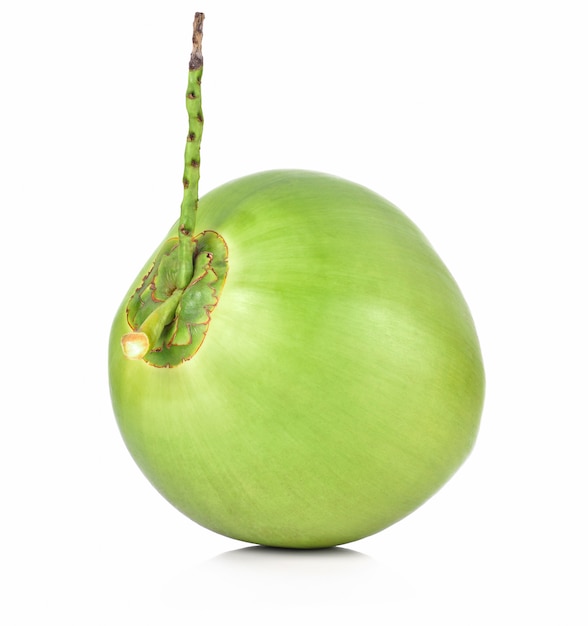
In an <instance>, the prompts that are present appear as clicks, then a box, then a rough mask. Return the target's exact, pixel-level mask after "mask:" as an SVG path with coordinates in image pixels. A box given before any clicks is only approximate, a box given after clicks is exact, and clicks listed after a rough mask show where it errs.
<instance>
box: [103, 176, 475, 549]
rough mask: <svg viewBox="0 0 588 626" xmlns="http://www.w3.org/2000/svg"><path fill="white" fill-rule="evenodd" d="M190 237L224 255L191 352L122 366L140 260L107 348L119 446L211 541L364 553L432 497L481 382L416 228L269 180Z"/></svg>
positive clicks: (467, 330) (342, 194) (211, 207)
mask: <svg viewBox="0 0 588 626" xmlns="http://www.w3.org/2000/svg"><path fill="white" fill-rule="evenodd" d="M196 228H197V230H199V231H201V230H207V229H211V230H215V231H217V232H218V233H220V234H221V235H222V236H223V237H224V238H225V240H226V242H227V245H228V249H229V272H228V277H227V282H226V285H225V287H224V291H223V293H222V294H221V297H220V301H219V304H218V306H217V307H216V309H215V310H214V311H213V313H212V318H211V323H210V328H209V331H208V335H207V336H206V338H205V340H204V342H203V344H202V347H201V348H200V350H199V352H197V353H196V355H195V356H194V357H193V358H192V359H191V360H190V361H188V362H186V363H184V364H182V365H180V366H178V367H175V368H168V369H165V368H156V367H153V366H149V365H147V364H146V363H145V362H143V361H130V360H126V359H125V358H124V357H123V354H122V351H121V348H120V338H121V336H122V335H123V334H124V333H126V332H128V330H129V327H128V324H127V321H126V317H125V306H126V304H127V300H128V298H129V296H130V295H131V293H132V291H133V290H134V289H135V288H136V286H137V284H138V283H139V282H140V279H141V277H142V276H143V275H144V273H145V271H146V268H147V267H148V266H149V264H150V263H151V260H150V261H148V263H147V264H146V266H145V268H144V269H143V270H142V272H141V273H140V274H139V276H138V277H137V279H136V280H135V281H134V282H133V284H132V286H131V288H130V289H129V293H128V294H127V295H126V296H125V298H124V300H123V303H122V305H121V308H120V310H119V311H118V313H117V315H116V318H115V320H114V324H113V327H112V335H111V342H110V363H109V367H110V381H111V393H112V402H113V406H114V410H115V413H116V416H117V420H118V424H119V427H120V430H121V433H122V436H123V438H124V440H125V442H126V445H127V446H128V449H129V450H130V452H131V454H132V456H133V457H134V459H135V461H136V462H137V464H138V465H139V467H140V468H141V469H142V471H143V472H144V473H145V475H146V476H147V478H148V479H149V480H150V481H151V482H152V483H153V485H154V486H155V487H156V488H157V489H158V490H159V491H160V492H161V494H163V495H164V496H165V497H166V498H167V499H168V500H169V501H170V502H171V503H172V504H173V505H175V506H176V507H177V508H178V509H179V510H180V511H182V512H183V513H185V514H186V515H187V516H189V517H190V518H192V519H193V520H195V521H196V522H198V523H199V524H201V525H203V526H205V527H207V528H209V529H211V530H214V531H216V532H218V533H221V534H224V535H227V536H229V537H233V538H236V539H241V540H244V541H247V542H252V543H260V544H265V545H270V546H281V547H290V548H320V547H327V546H333V545H338V544H343V543H347V542H350V541H354V540H357V539H360V538H362V537H365V536H368V535H371V534H373V533H375V532H377V531H380V530H382V529H383V528H386V527H387V526H389V525H390V524H392V523H394V522H396V521H397V520H399V519H401V518H403V517H404V516H406V515H407V514H409V513H410V512H412V511H413V510H414V509H416V508H417V507H418V506H419V505H421V504H422V503H423V502H424V501H425V500H427V499H428V498H429V497H430V496H431V495H432V494H434V493H435V492H436V491H437V490H438V489H439V488H440V487H441V486H442V485H443V484H444V483H445V482H446V481H447V480H448V479H449V478H450V477H451V475H452V474H453V473H454V472H455V471H456V469H457V468H458V467H459V466H460V465H461V463H462V462H463V461H464V459H465V458H466V457H467V455H468V453H469V452H470V450H471V448H472V446H473V444H474V440H475V437H476V434H477V430H478V425H479V419H480V414H481V410H482V403H483V395H484V372H483V366H482V359H481V355H480V348H479V344H478V339H477V336H476V332H475V329H474V325H473V322H472V319H471V316H470V313H469V310H468V307H467V305H466V303H465V302H464V299H463V297H462V295H461V293H460V291H459V289H458V287H457V285H456V284H455V282H454V280H453V278H452V277H451V275H450V274H449V272H448V271H447V269H446V268H445V266H444V265H443V263H442V261H441V260H440V259H439V257H438V256H437V255H436V253H435V252H434V251H433V249H432V248H431V246H430V245H429V243H428V242H427V240H426V239H425V238H424V236H423V235H422V233H421V232H420V231H419V230H418V229H417V228H416V227H415V226H414V224H413V223H412V222H411V221H410V220H408V219H407V217H406V216H404V215H403V214H402V213H401V212H400V211H399V210H398V209H397V208H395V207H394V206H393V205H391V204H390V203H389V202H388V201H386V200H385V199H383V198H381V197H380V196H378V195H376V194H374V193H373V192H371V191H369V190H367V189H365V188H363V187H360V186H358V185H355V184H353V183H350V182H347V181H343V180H341V179H337V178H334V177H331V176H327V175H323V174H316V173H311V172H304V171H270V172H264V173H260V174H255V175H252V176H248V177H246V178H242V179H239V180H236V181H233V182H230V183H228V184H226V185H224V186H222V187H219V188H218V189H216V190H214V191H212V192H211V193H209V194H207V195H206V196H205V197H203V198H202V199H201V200H200V206H199V209H198V215H197V225H196ZM175 229H176V226H174V228H172V230H171V231H170V235H173V234H174V233H175Z"/></svg>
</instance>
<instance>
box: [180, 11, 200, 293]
mask: <svg viewBox="0 0 588 626" xmlns="http://www.w3.org/2000/svg"><path fill="white" fill-rule="evenodd" d="M203 22H204V13H196V15H195V16H194V31H193V35H192V54H191V56H190V64H189V71H188V88H187V90H186V110H187V111H188V120H189V121H188V137H187V140H186V150H185V153H184V179H183V182H184V198H183V200H182V208H181V214H180V225H179V228H178V237H179V251H178V274H177V283H176V287H177V288H178V289H184V288H185V287H186V286H187V285H188V283H189V282H190V279H191V278H192V274H193V273H194V252H195V246H196V244H195V243H194V241H193V237H194V229H195V228H196V211H197V210H198V183H199V181H200V143H201V141H202V130H203V126H204V116H203V114H202V97H201V90H200V82H201V80H202V65H203V61H202V24H203Z"/></svg>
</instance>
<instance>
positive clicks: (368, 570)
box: [174, 546, 407, 617]
mask: <svg viewBox="0 0 588 626" xmlns="http://www.w3.org/2000/svg"><path fill="white" fill-rule="evenodd" d="M178 582H181V583H182V585H183V589H182V591H181V592H180V590H179V589H178V588H177V587H176V589H175V591H174V593H175V594H176V600H177V594H178V593H181V594H182V596H183V598H182V600H183V601H182V604H183V605H184V607H185V608H186V609H187V608H188V604H192V606H193V610H194V613H193V615H194V616H195V617H196V616H197V615H203V614H204V615H206V614H212V613H214V614H218V613H219V612H221V613H223V612H224V613H226V612H233V611H252V612H256V611H257V612H260V614H262V613H267V612H273V611H277V610H278V608H279V609H281V610H283V609H288V610H292V611H294V610H297V609H298V610H299V609H303V610H309V609H317V610H321V609H328V607H333V606H337V607H338V610H341V609H344V608H345V607H347V608H349V609H350V610H351V609H358V608H360V609H362V613H364V612H365V610H366V609H367V608H368V607H371V608H376V607H377V606H378V605H380V606H381V603H382V602H386V603H389V602H390V599H391V596H392V595H395V594H398V597H399V599H400V598H401V597H406V592H407V586H406V585H405V583H404V582H403V581H402V580H401V579H400V578H399V577H398V576H397V575H396V574H395V573H394V572H392V571H390V568H388V567H386V566H384V565H382V564H381V563H379V562H378V561H376V560H374V559H373V558H371V557H370V556H367V555H366V554H363V553H361V552H357V551H355V550H350V549H347V548H329V549H324V550H287V549H277V548H267V547H262V546H250V547H245V548H241V549H238V550H231V551H229V552H224V553H222V554H219V555H218V556H216V557H213V558H212V559H209V560H206V561H203V562H202V563H200V564H199V565H198V566H197V567H196V568H195V570H194V571H192V572H191V573H190V574H189V575H188V576H187V577H186V578H185V579H184V580H183V581H178ZM186 583H187V586H186ZM176 605H177V602H176ZM362 607H363V608H362Z"/></svg>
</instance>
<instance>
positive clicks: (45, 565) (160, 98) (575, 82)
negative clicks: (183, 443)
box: [0, 0, 588, 626]
mask: <svg viewBox="0 0 588 626" xmlns="http://www.w3.org/2000/svg"><path fill="white" fill-rule="evenodd" d="M2 6H3V8H2V9H1V10H0V63H1V75H0V90H1V99H0V107H1V115H0V176H1V182H0V220H1V231H0V233H1V237H2V245H1V250H0V254H1V255H2V258H1V263H2V265H1V267H2V274H1V282H2V300H1V301H0V315H1V316H2V319H1V322H2V352H1V367H2V397H3V402H2V406H3V409H2V417H1V433H0V464H1V468H0V470H1V471H0V480H1V481H2V484H1V500H0V502H1V506H2V514H1V518H0V524H1V527H0V528H1V530H0V541H1V545H0V575H1V577H2V580H1V585H0V592H1V596H2V599H1V600H0V622H2V623H3V624H6V625H7V626H8V625H10V626H16V625H22V624H26V625H29V624H34V625H37V624H49V623H51V624H53V623H54V624H60V625H63V626H65V625H74V624H75V625H80V624H84V625H93V624H114V625H118V624H121V625H122V624H124V625H125V626H128V625H131V626H133V625H141V626H150V625H159V624H166V625H168V624H173V625H178V626H183V625H188V624H207V625H208V624H212V625H216V624H235V623H242V622H243V621H244V620H245V619H246V618H254V619H255V620H256V622H257V623H259V624H290V623H292V624H297V623H304V624H311V625H312V624H348V623H349V624H352V623H354V624H355V623H362V624H399V625H405V624H409V625H412V624H419V625H420V624H447V625H451V626H456V625H462V624H463V625H466V624H467V625H471V624H476V625H480V624H481V625H485V624H492V625H494V624H501V625H511V624H512V625H519V624H536V623H547V624H562V625H566V626H570V625H585V624H586V623H588V609H587V606H586V604H587V602H588V600H587V599H586V589H587V587H588V574H587V565H586V563H587V562H588V550H587V541H586V529H587V528H588V516H587V513H586V509H587V507H586V495H587V478H588V466H587V461H586V449H587V436H586V435H587V428H586V423H587V418H588V410H587V402H586V391H585V388H586V380H587V373H588V371H587V370H588V368H587V365H586V356H585V354H586V350H587V348H588V345H587V341H586V339H587V336H586V325H587V320H588V316H587V313H588V312H587V310H586V282H587V281H586V271H587V269H588V263H587V255H586V225H585V224H586V222H585V219H584V218H585V214H586V212H587V209H588V191H587V182H588V181H587V172H588V122H587V119H588V87H587V84H588V83H587V75H588V68H587V64H588V37H587V36H586V33H587V32H588V18H587V16H586V6H585V2H583V1H577V2H574V1H571V0H557V1H537V0H535V1H533V2H531V1H530V0H529V1H524V0H508V1H506V0H494V1H493V2H472V1H466V0H461V1H460V0H446V1H445V2H434V1H432V0H431V1H426V0H410V1H408V0H399V1H394V2H383V1H382V0H361V2H356V3H351V2H347V1H344V0H343V1H342V0H339V1H337V2H335V1H328V0H297V1H296V2H284V1H281V2H276V1H275V0H274V1H271V2H270V1H269V0H268V1H262V0H248V1H247V2H242V1H238V0H217V1H215V2H212V1H208V0H200V4H194V0H190V1H189V2H188V1H187V0H181V1H176V2H168V3H163V2H153V1H152V0H142V1H141V2H139V1H136V0H116V1H115V0H102V1H101V2H99V3H87V2H75V3H74V2H73V1H72V2H68V1H67V0H54V1H53V2H41V1H40V0H29V1H26V0H24V1H23V2H20V3H18V4H16V3H10V4H9V3H4V4H3V5H2ZM195 10H201V11H204V12H205V13H206V22H205V39H204V44H205V75H204V87H203V88H204V109H205V117H206V125H205V135H204V142H203V146H202V158H203V166H202V181H201V191H202V192H203V193H204V192H206V191H207V190H210V189H212V188H214V187H215V186H217V185H218V184H220V183H222V182H225V181H227V180H230V179H232V178H235V177H237V176H240V175H244V174H248V173H251V172H254V171H258V170H264V169H272V168H277V167H300V168H307V169H315V170H321V171H326V172H330V173H333V174H337V175H339V176H342V177H346V178H350V179H352V180H354V181H357V182H359V183H361V184H363V185H366V186H367V187H370V188H372V189H374V190H375V191H377V192H378V193H380V194H382V195H384V196H385V197H387V198H388V199H389V200H391V201H392V202H394V203H395V204H396V205H398V206H399V207H400V208H401V209H402V210H403V211H404V212H406V213H407V214H408V215H409V216H410V217H411V218H412V219H413V220H414V221H415V222H416V223H417V224H418V225H419V227H420V228H421V229H422V230H423V231H424V232H425V234H426V235H427V237H428V238H429V240H430V241H431V242H432V243H433V245H434V247H435V248H436V249H437V251H438V252H439V254H440V255H441V257H442V258H443V259H444V260H445V262H446V264H447V265H448V266H449V268H450V270H451V271H452V273H453V274H454V276H455V277H456V279H457V281H458V283H459V284H460V286H461V288H462V291H463V292H464V295H465V297H466V299H467V300H468V302H469V304H470V307H471V310H472V312H473V315H474V318H475V320H476V323H477V327H478V331H479V336H480V341H481V344H482V348H483V353H484V357H485V363H486V370H487V379H488V386H487V400H486V405H485V410H484V416H483V424H482V428H481V431H480V435H479V439H478V443H477V446H476V448H475V451H474V452H473V454H472V455H471V457H470V458H469V460H468V461H467V462H466V464H465V465H464V466H463V467H462V468H461V470H460V471H459V472H458V474H457V475H456V476H455V477H454V478H453V480H452V481H451V482H450V483H449V484H448V485H447V486H446V487H445V488H444V489H443V490H441V491H440V492H439V493H438V494H437V495H436V496H435V497H434V498H433V499H431V500H430V501H429V502H428V503H426V504H425V505H424V506H423V507H422V508H421V509H419V510H418V511H416V512H415V513H414V514H412V515H411V516H409V517H408V518H406V519H405V520H403V521H402V522H400V523H398V524H397V525H395V526H393V527H391V528H389V529H387V530H386V531H384V532H382V533H380V534H378V535H376V536H373V537H371V538H368V539H365V540H362V541H359V542H356V543H354V544H351V545H349V546H346V547H345V548H340V549H337V550H332V551H327V552H318V553H317V552H310V553H283V552H276V551H271V550H267V549H261V548H252V547H247V546H245V545H244V544H241V543H239V542H237V541H233V540H230V539H227V538H224V537H220V536H217V535H215V534H213V533H211V532H209V531H207V530H205V529H203V528H200V527H199V526H197V525H195V524H194V523H192V522H191V521H189V520H188V519H186V518H184V517H183V516H182V515H180V514H179V513H177V512H176V511H175V510H174V509H173V508H172V507H171V506H170V505H169V504H167V502H165V501H164V500H163V499H162V498H161V497H160V496H159V495H158V494H157V493H156V492H155V490H154V489H153V488H152V487H151V486H150V485H149V484H148V483H147V481H146V480H145V479H144V478H143V476H142V474H141V473H140V471H139V470H138V468H137V467H136V466H135V465H134V463H133V461H132V460H131V457H130V456H129V455H128V453H127V451H126V449H125V447H124V444H123V442H122V440H121V438H120V435H119V433H118V430H117V427H116V423H115V420H114V417H113V414H112V411H111V407H110V400H109V393H108V381H107V368H106V354H107V338H108V333H109V326H110V322H111V319H112V317H113V315H114V312H115V309H116V307H117V306H118V304H119V301H120V300H121V299H122V297H123V295H124V293H125V291H126V289H127V287H128V285H129V284H130V281H131V280H132V279H133V278H134V276H135V274H136V272H137V270H138V269H139V267H140V266H141V265H142V264H143V262H144V261H145V260H146V258H147V257H148V255H149V254H150V253H151V252H152V250H153V248H154V247H155V246H156V245H157V244H158V243H159V241H160V240H161V238H162V237H163V235H164V234H165V233H166V232H167V229H168V228H169V227H170V225H171V224H172V223H173V221H174V220H175V219H176V217H177V215H178V214H179V204H180V201H181V194H182V188H181V175H182V158H183V149H184V138H185V133H186V128H187V122H186V114H185V111H184V89H185V81H186V74H187V71H186V70H187V59H188V56H189V53H190V49H191V42H190V38H191V27H192V17H193V13H194V11H195Z"/></svg>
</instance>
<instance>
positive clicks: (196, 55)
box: [189, 13, 204, 70]
mask: <svg viewBox="0 0 588 626" xmlns="http://www.w3.org/2000/svg"><path fill="white" fill-rule="evenodd" d="M203 22H204V13H196V15H194V33H193V35H192V54H191V55H190V65H189V67H190V70H198V69H200V68H201V67H202V25H203Z"/></svg>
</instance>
